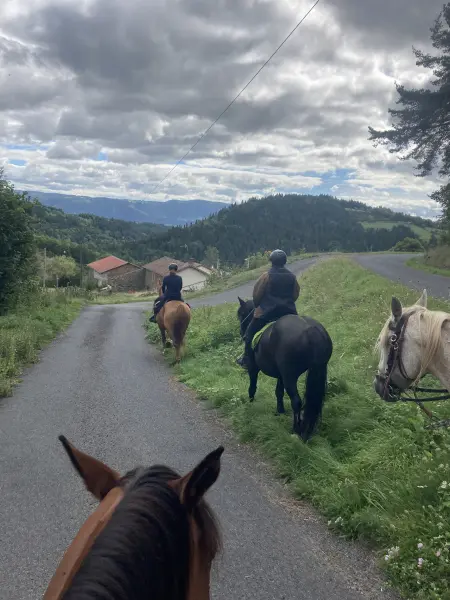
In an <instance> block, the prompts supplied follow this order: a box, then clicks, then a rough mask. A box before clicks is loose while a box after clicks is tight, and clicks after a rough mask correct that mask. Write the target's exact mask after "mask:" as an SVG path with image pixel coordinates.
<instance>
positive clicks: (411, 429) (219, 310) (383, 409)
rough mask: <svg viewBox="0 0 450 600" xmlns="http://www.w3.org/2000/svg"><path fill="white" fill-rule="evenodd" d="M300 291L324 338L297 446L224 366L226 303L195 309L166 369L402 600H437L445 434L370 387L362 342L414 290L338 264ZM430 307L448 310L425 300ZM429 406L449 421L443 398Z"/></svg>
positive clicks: (263, 395)
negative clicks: (315, 421) (323, 364)
mask: <svg viewBox="0 0 450 600" xmlns="http://www.w3.org/2000/svg"><path fill="white" fill-rule="evenodd" d="M300 285H301V295H300V300H299V310H300V312H301V313H304V314H308V315H311V316H313V317H315V318H317V319H318V320H320V321H321V322H322V323H323V324H324V325H325V326H326V327H327V329H328V331H329V333H330V335H331V337H332V339H333V342H334V353H333V357H332V359H331V363H330V373H329V379H330V386H329V393H328V397H327V400H326V405H325V408H324V414H323V422H322V425H321V427H320V430H319V431H318V433H317V434H316V436H315V437H314V438H313V439H312V440H311V441H310V443H309V444H308V445H305V444H303V443H302V442H301V441H300V440H299V439H297V438H296V437H294V436H292V435H291V417H290V415H289V414H288V415H287V416H285V417H275V416H274V411H275V380H271V379H269V378H267V377H264V376H260V384H259V387H258V392H257V395H256V400H255V402H254V403H253V404H249V402H248V400H247V387H248V380H247V376H246V374H245V372H243V371H242V370H241V369H240V368H239V367H237V366H235V364H234V359H235V358H236V357H237V356H238V355H239V353H240V352H241V350H242V344H241V342H240V340H239V328H238V323H237V319H236V310H237V304H236V305H225V306H219V307H213V308H212V307H205V308H199V309H197V310H195V311H194V313H193V319H192V321H191V325H190V327H189V330H188V336H187V351H186V355H185V360H184V361H183V362H182V363H181V365H180V366H178V367H177V374H178V376H179V378H180V379H181V380H182V381H184V382H185V383H186V384H187V385H189V386H190V387H192V388H194V389H195V390H197V392H198V393H199V395H200V397H201V398H203V399H205V400H208V401H209V402H211V403H212V404H213V405H214V406H216V407H220V408H221V410H222V411H223V412H224V414H225V415H226V416H227V417H229V419H230V422H231V424H232V426H233V427H234V429H235V430H236V431H237V432H238V434H239V435H240V437H241V439H242V440H244V441H247V442H252V443H254V444H256V445H257V446H259V447H260V448H261V450H262V451H263V452H264V454H265V455H266V456H268V457H270V458H271V459H272V461H273V463H274V465H275V467H276V469H277V471H278V473H279V475H280V476H281V477H283V478H284V479H285V480H286V481H287V482H288V483H289V484H290V487H291V489H292V491H293V493H294V494H295V495H296V496H297V497H302V498H307V499H309V500H310V501H312V503H313V504H314V505H315V506H317V507H318V508H319V509H320V510H321V511H322V512H323V514H324V515H326V517H327V519H329V525H330V527H332V528H333V529H335V530H336V531H338V532H339V533H341V534H345V535H350V536H353V537H361V538H364V539H365V540H368V541H369V542H371V543H372V544H373V545H374V547H375V548H376V549H377V550H378V551H379V552H380V558H381V560H382V563H383V564H384V565H385V566H386V568H387V569H388V571H389V574H390V575H391V577H392V579H393V581H394V583H395V584H396V585H397V586H398V587H399V588H401V589H402V590H403V592H405V594H406V596H407V598H409V599H413V598H414V599H420V600H425V599H426V600H432V599H433V600H444V599H445V600H448V599H449V598H450V562H449V561H450V555H449V550H450V484H447V483H446V482H448V481H449V480H450V473H449V464H450V431H449V430H443V429H440V430H435V431H428V430H425V429H424V417H423V415H422V413H421V412H419V409H418V408H416V407H415V406H413V405H410V404H406V403H398V404H386V403H384V402H383V401H382V400H380V399H379V398H378V397H377V396H376V395H375V393H374V392H373V391H372V379H373V375H374V369H375V368H376V363H377V359H376V357H375V355H374V353H373V345H374V343H375V340H376V338H377V336H378V333H379V332H380V329H381V327H382V324H383V323H384V321H385V319H386V318H387V316H388V313H389V306H390V298H391V295H392V294H396V295H398V296H399V297H400V298H401V300H402V302H403V303H404V304H405V305H407V304H412V303H413V302H415V301H416V300H417V297H418V294H417V293H416V292H411V291H409V290H408V289H407V288H405V287H403V286H400V285H396V284H394V283H392V282H389V281H387V280H386V279H384V278H381V277H379V276H377V275H374V274H372V273H370V272H368V271H366V270H364V269H362V268H361V267H359V266H357V265H356V264H354V263H353V262H351V261H350V260H348V259H336V260H330V261H327V262H324V263H321V264H319V265H317V266H315V267H314V268H312V269H311V270H309V271H307V272H305V273H304V275H303V276H302V277H301V279H300ZM429 307H430V308H443V309H444V310H445V309H446V308H447V307H446V305H445V303H440V302H438V301H435V300H433V299H429ZM149 337H150V339H152V340H155V341H156V340H157V342H158V343H159V333H158V328H156V327H153V326H152V327H150V328H149ZM299 387H300V390H302V387H303V383H300V386H299ZM286 400H287V398H286ZM286 405H287V406H288V405H289V401H288V400H287V402H286ZM433 410H436V412H437V414H439V413H441V414H447V415H449V414H450V402H448V403H445V402H444V403H442V406H436V405H434V406H433ZM384 555H386V557H387V558H386V559H383V556H384Z"/></svg>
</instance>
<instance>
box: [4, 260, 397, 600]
mask: <svg viewBox="0 0 450 600" xmlns="http://www.w3.org/2000/svg"><path fill="white" fill-rule="evenodd" d="M310 263H311V261H308V262H306V261H305V262H302V264H301V266H302V267H306V266H308V264H310ZM297 266H298V265H297ZM294 268H295V267H294ZM250 289H251V286H250V285H246V286H243V288H239V289H236V290H233V291H232V292H225V293H224V294H221V295H220V296H219V297H216V298H215V299H211V300H210V301H211V302H219V301H224V300H233V301H234V300H235V298H236V295H237V294H238V293H239V294H241V295H249V292H250ZM199 302H200V301H197V303H199ZM201 302H202V303H203V302H205V300H202V301H201ZM142 310H143V306H142V305H140V304H124V305H119V306H92V307H89V308H86V309H85V310H84V311H83V313H82V314H81V316H80V317H79V318H78V320H77V321H75V323H74V324H73V325H72V326H71V327H70V328H69V329H68V330H67V332H66V333H65V334H64V335H62V336H61V337H60V338H59V339H58V340H56V341H55V342H54V343H53V344H51V345H50V346H49V347H48V348H47V349H46V350H45V351H44V352H43V353H42V358H41V361H40V363H39V364H37V365H34V366H33V367H31V368H30V369H28V370H27V372H26V374H25V376H24V380H23V382H22V384H21V385H20V386H18V387H17V388H16V390H15V394H14V396H13V397H12V398H8V399H5V400H3V401H1V402H0V499H1V500H0V585H1V587H0V589H1V592H0V596H1V598H2V600H3V599H4V600H37V599H38V598H40V597H41V595H42V593H43V591H44V589H45V587H46V584H47V583H48V581H49V579H50V577H51V575H52V574H53V572H54V570H55V568H56V564H57V562H58V560H59V559H60V557H61V555H62V553H63V552H64V550H65V548H66V547H67V545H68V544H69V543H70V541H71V540H72V539H73V537H74V535H75V534H76V532H77V530H78V529H79V527H80V526H81V524H82V523H83V521H84V519H85V518H86V517H87V516H88V514H89V513H90V512H91V511H92V508H93V506H94V503H93V501H91V499H90V498H89V496H88V494H87V492H86V491H85V490H84V488H83V486H82V484H81V482H80V480H79V478H78V477H77V475H76V474H75V472H74V470H73V468H72V467H71V465H70V464H69V461H68V459H67V457H66V455H65V454H64V452H63V450H62V448H61V447H60V444H59V442H57V436H58V434H60V433H64V434H65V435H66V436H67V437H68V438H69V439H70V440H73V441H74V443H75V444H77V445H78V446H79V447H80V448H82V449H84V450H86V451H87V452H90V453H92V454H94V455H96V456H98V457H99V458H101V459H102V460H105V461H106V462H107V463H109V464H111V466H113V467H115V468H117V469H119V470H120V471H122V472H124V471H125V470H127V469H129V468H132V467H134V466H135V465H137V464H143V463H144V464H145V463H149V464H151V463H153V462H155V461H158V462H159V461H162V462H165V463H167V464H169V465H171V466H173V467H175V468H177V469H180V470H182V471H185V470H187V469H189V468H191V467H192V466H193V465H194V464H195V463H196V462H197V461H198V460H199V458H201V457H203V456H204V455H205V454H206V453H207V452H209V451H210V450H211V449H213V448H215V447H217V445H219V444H221V443H223V444H224V445H225V448H226V452H225V455H224V459H223V471H222V475H221V477H220V479H219V481H218V483H217V484H216V486H215V487H214V488H213V490H212V491H211V494H210V500H211V503H212V505H213V507H214V508H215V509H216V511H217V513H218V515H219V518H220V520H221V522H222V526H223V529H224V536H225V552H224V554H223V556H222V558H221V559H220V561H219V562H218V564H217V566H216V568H215V569H214V574H213V597H214V598H215V599H216V600H282V599H286V600H293V599H295V600H363V599H364V600H379V599H382V598H383V599H385V598H392V596H391V595H390V593H389V592H386V591H382V590H381V587H382V585H383V584H382V582H381V581H380V579H379V578H378V576H377V574H376V571H375V569H374V567H373V561H372V558H371V556H370V555H369V554H368V553H366V552H365V551H364V550H363V549H362V548H361V547H360V546H356V545H351V544H347V543H344V542H342V541H340V540H339V539H337V538H335V537H334V536H332V535H330V534H329V533H328V532H327V528H326V526H325V525H324V524H323V522H322V520H321V519H320V518H319V517H318V516H317V515H316V513H315V512H314V511H313V510H312V509H311V508H310V507H308V506H307V505H303V504H300V503H295V502H293V501H292V500H291V499H290V498H289V496H288V495H287V494H285V492H284V490H283V489H282V488H281V486H280V485H278V484H277V483H275V479H274V478H273V477H272V476H271V474H270V471H269V468H268V467H267V466H266V465H264V464H262V463H261V461H260V460H259V459H258V457H257V455H255V454H253V453H252V452H251V451H250V450H249V449H248V448H245V447H241V446H240V445H239V444H238V443H237V442H236V441H235V440H234V439H233V437H232V435H231V434H230V432H229V431H227V430H226V429H224V428H222V426H221V423H220V421H218V420H217V417H216V416H215V413H214V412H213V411H206V410H205V409H204V408H203V407H202V406H201V405H199V403H198V402H197V401H196V400H195V398H194V397H193V395H192V394H191V393H190V392H189V391H188V390H186V388H184V387H183V386H182V385H181V384H179V383H177V382H175V381H173V379H172V378H171V376H170V371H169V370H168V369H167V367H166V365H165V364H164V361H163V359H162V357H161V354H160V351H159V348H154V347H151V346H150V345H149V344H147V343H146V341H145V339H144V332H143V329H142V322H143V314H142Z"/></svg>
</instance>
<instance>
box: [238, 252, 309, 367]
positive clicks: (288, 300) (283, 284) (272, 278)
mask: <svg viewBox="0 0 450 600" xmlns="http://www.w3.org/2000/svg"><path fill="white" fill-rule="evenodd" d="M269 259H270V262H271V263H272V268H271V269H269V271H267V273H263V274H262V275H261V276H260V278H259V279H258V280H257V282H256V283H255V286H254V288H253V303H254V305H255V312H254V313H253V319H252V320H251V322H250V324H249V326H248V328H247V331H246V332H245V338H244V339H245V350H244V356H243V357H242V358H240V359H238V360H237V362H238V364H239V365H241V366H243V367H248V366H249V365H250V364H251V363H252V361H253V360H254V355H253V348H252V340H253V337H254V335H255V334H256V333H257V332H258V331H259V330H260V329H262V328H263V327H264V325H266V324H267V323H270V322H271V321H276V320H277V319H279V318H280V317H283V316H284V315H297V314H298V313H297V307H296V306H295V302H296V300H297V298H298V297H299V295H300V286H299V284H298V281H297V278H296V276H295V275H294V273H292V271H289V269H286V267H285V264H286V261H287V256H286V253H285V252H283V250H274V251H273V252H272V253H271V255H270V257H269Z"/></svg>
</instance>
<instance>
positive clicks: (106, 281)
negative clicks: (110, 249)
mask: <svg viewBox="0 0 450 600" xmlns="http://www.w3.org/2000/svg"><path fill="white" fill-rule="evenodd" d="M87 267H88V269H89V271H88V273H89V278H90V279H91V280H93V281H96V282H97V285H98V287H104V286H106V285H110V286H111V287H112V288H113V290H114V291H116V292H118V291H120V292H128V291H132V290H133V291H134V290H143V289H144V287H145V270H144V269H143V268H142V267H139V266H138V265H134V264H133V263H130V262H127V261H126V260H122V259H121V258H117V256H112V255H111V256H105V258H101V259H100V260H96V261H94V262H91V263H89V264H88V265H87Z"/></svg>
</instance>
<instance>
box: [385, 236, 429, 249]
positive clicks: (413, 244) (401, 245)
mask: <svg viewBox="0 0 450 600" xmlns="http://www.w3.org/2000/svg"><path fill="white" fill-rule="evenodd" d="M392 250H393V251H394V252H423V251H424V250H425V248H424V247H423V246H422V244H421V243H420V241H419V240H417V239H414V238H410V237H405V238H404V239H403V240H400V241H399V242H397V243H396V244H395V246H394V247H393V248H392Z"/></svg>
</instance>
